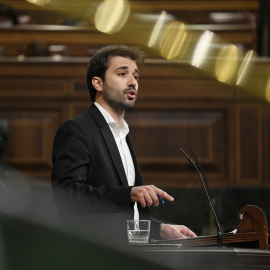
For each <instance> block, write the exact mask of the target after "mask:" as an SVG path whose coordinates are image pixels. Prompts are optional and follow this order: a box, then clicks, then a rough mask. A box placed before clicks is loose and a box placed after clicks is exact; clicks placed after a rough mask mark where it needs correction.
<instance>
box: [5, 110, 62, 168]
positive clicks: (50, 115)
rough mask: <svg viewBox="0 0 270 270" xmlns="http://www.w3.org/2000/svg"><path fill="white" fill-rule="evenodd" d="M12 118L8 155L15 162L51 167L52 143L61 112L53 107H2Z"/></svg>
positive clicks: (28, 165)
mask: <svg viewBox="0 0 270 270" xmlns="http://www.w3.org/2000/svg"><path fill="white" fill-rule="evenodd" d="M1 118H4V119H7V120H8V121H9V128H10V138H9V148H8V157H9V162H10V163H11V164H13V165H16V166H19V167H23V168H29V167H33V166H34V167H35V169H37V168H40V169H44V168H46V169H51V148H52V147H51V146H52V142H53V139H54V135H55V132H56V129H57V127H58V125H59V115H58V114H57V112H53V111H43V112H42V111H40V110H36V111H33V110H32V111H29V110H22V111H20V110H17V111H16V112H8V111H1Z"/></svg>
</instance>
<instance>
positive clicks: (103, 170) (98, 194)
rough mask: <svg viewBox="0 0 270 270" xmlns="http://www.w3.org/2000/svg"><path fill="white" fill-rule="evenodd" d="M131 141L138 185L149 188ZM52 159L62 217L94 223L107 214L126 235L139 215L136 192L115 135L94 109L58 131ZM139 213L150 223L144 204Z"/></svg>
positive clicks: (136, 183) (154, 231) (53, 179)
mask: <svg viewBox="0 0 270 270" xmlns="http://www.w3.org/2000/svg"><path fill="white" fill-rule="evenodd" d="M126 140H127V144H128V146H129V149H130V152H131V156H132V158H133V162H134V167H135V174H136V177H135V185H136V186H139V185H143V181H142V176H141V173H140V169H139V165H138V162H137V159H136V156H135V152H134V149H133V147H132V144H131V140H130V137H129V135H128V136H127V138H126ZM52 159H53V170H52V187H53V191H54V195H55V200H56V203H57V205H58V208H59V211H60V213H62V214H67V213H69V214H71V213H72V214H74V213H76V215H77V214H78V213H79V214H80V215H83V216H85V217H88V218H89V219H90V222H91V223H92V221H93V220H94V219H95V220H96V218H97V214H98V217H100V214H104V215H105V216H104V217H106V218H107V217H108V216H111V217H113V218H112V219H113V220H115V219H117V220H115V222H116V223H118V222H119V223H120V224H122V225H123V226H124V228H123V230H124V231H126V220H127V219H133V215H134V211H133V205H134V204H133V203H131V202H130V191H131V188H132V187H130V186H128V181H127V178H126V175H125V171H124V167H123V164H122V160H121V157H120V154H119V151H118V148H117V145H116V142H115V140H114V137H113V134H112V132H111V130H110V128H109V126H108V124H107V122H106V120H105V119H104V117H103V115H102V114H101V112H100V111H99V110H98V108H97V107H96V106H95V105H94V104H93V105H92V106H91V107H90V109H89V110H88V111H87V112H85V113H84V114H81V115H79V116H76V117H75V118H73V119H71V120H68V121H67V122H65V123H64V124H63V125H62V126H61V127H60V128H59V129H58V131H57V133H56V136H55V141H54V145H53V155H52ZM138 208H139V212H140V219H149V218H150V217H149V209H148V207H146V208H141V207H140V205H139V204H138ZM93 215H94V216H93ZM93 217H94V218H93ZM119 223H118V224H117V225H116V226H118V227H119ZM152 223H156V222H155V221H153V222H152ZM157 223H158V225H157V224H156V225H154V224H152V226H151V232H152V233H154V234H156V233H157V232H156V230H157V231H159V227H157V226H159V222H157ZM120 227H121V226H120ZM152 233H151V235H153V234H152ZM155 238H157V237H155Z"/></svg>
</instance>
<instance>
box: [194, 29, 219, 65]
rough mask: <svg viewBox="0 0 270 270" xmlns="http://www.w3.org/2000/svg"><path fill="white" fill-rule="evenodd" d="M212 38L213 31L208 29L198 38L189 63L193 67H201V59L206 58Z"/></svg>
mask: <svg viewBox="0 0 270 270" xmlns="http://www.w3.org/2000/svg"><path fill="white" fill-rule="evenodd" d="M213 39H214V33H213V32H210V31H205V32H204V33H203V34H202V35H201V37H200V39H199V42H198V43H197V45H196V48H195V51H194V54H193V56H192V61H191V65H192V66H194V67H201V66H202V64H203V61H204V60H205V59H206V57H207V55H208V53H209V50H210V47H211V44H212V41H213Z"/></svg>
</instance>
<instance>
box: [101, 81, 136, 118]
mask: <svg viewBox="0 0 270 270" xmlns="http://www.w3.org/2000/svg"><path fill="white" fill-rule="evenodd" d="M103 86H104V88H103V98H104V100H105V101H106V102H107V104H109V105H110V107H112V108H113V109H114V111H115V112H117V113H122V112H123V111H126V110H128V109H131V108H133V107H134V105H135V101H136V99H137V96H135V97H134V99H132V100H131V99H127V97H126V94H127V93H128V92H129V91H130V90H135V88H134V87H133V86H130V87H128V88H126V89H125V90H123V91H119V90H117V89H115V88H113V87H110V86H109V85H108V84H107V83H106V82H104V85H103Z"/></svg>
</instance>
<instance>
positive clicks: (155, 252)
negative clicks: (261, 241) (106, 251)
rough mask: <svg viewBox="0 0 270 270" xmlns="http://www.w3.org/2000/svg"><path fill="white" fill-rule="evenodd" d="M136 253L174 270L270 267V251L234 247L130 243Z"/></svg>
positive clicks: (232, 269)
mask: <svg viewBox="0 0 270 270" xmlns="http://www.w3.org/2000/svg"><path fill="white" fill-rule="evenodd" d="M128 248H129V249H131V250H132V251H133V252H134V253H135V254H138V255H139V256H140V257H142V258H145V259H147V260H151V261H155V262H157V263H159V264H162V265H164V267H165V266H166V267H169V268H170V269H185V270H186V269H192V270H193V269H211V270H212V269H218V270H223V269H226V270H228V269H229V270H234V269H256V270H257V269H270V251H269V250H260V249H247V248H234V247H220V248H219V247H198V248H197V247H192V248H187V247H181V246H180V245H154V244H149V245H148V244H146V245H128Z"/></svg>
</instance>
